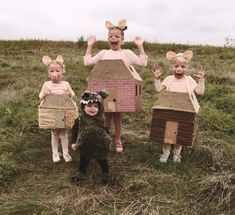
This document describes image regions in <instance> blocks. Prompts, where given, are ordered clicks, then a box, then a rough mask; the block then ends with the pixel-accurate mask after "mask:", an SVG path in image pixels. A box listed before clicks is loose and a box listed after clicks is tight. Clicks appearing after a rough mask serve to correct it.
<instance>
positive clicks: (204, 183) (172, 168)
mask: <svg viewBox="0 0 235 215" xmlns="http://www.w3.org/2000/svg"><path fill="white" fill-rule="evenodd" d="M84 43H85V41H83V40H80V41H78V42H70V41H41V40H21V41H0V143H1V144H0V185H1V191H2V192H1V195H0V214H4V215H10V214H11V215H12V214H17V215H18V214H24V215H25V214H48V215H50V214H123V215H124V214H125V215H126V214H180V215H181V214H206V215H207V214H234V205H233V204H232V203H233V202H234V200H235V192H234V185H235V180H234V178H235V175H234V165H235V142H234V137H235V136H234V119H235V115H234V114H235V112H234V101H235V100H234V92H235V88H234V80H235V79H234V78H235V73H234V71H235V63H234V62H233V61H234V60H233V59H234V57H235V52H234V49H231V48H221V47H212V46H189V45H181V44H156V43H155V44H154V43H148V42H145V50H146V53H147V54H148V55H149V65H148V66H147V68H144V69H143V70H138V72H139V74H140V76H141V77H142V79H143V82H144V87H143V101H144V103H143V106H142V110H141V111H139V112H137V113H129V114H123V117H122V119H123V142H124V144H125V145H124V153H123V154H116V153H115V152H114V151H112V152H111V154H110V156H109V158H108V160H109V164H110V170H111V174H112V177H111V181H110V184H109V186H102V185H101V182H100V170H99V167H98V166H97V164H96V162H93V161H92V162H91V164H90V166H89V168H88V173H89V174H88V175H89V176H88V178H87V180H86V181H85V182H84V183H81V184H79V185H78V186H75V185H73V184H71V182H70V177H71V175H73V174H75V173H76V172H77V168H78V160H79V159H78V153H77V152H76V153H73V154H72V155H73V157H74V161H73V162H72V163H71V164H65V163H62V164H60V165H56V166H55V165H53V163H52V161H51V147H50V131H48V130H42V129H39V128H38V122H37V107H38V105H39V99H38V93H39V91H40V88H41V86H42V84H43V82H44V81H45V80H47V72H46V68H45V67H44V66H43V64H42V63H41V58H42V56H43V55H49V56H52V57H53V58H54V57H56V56H57V55H58V54H62V55H63V57H64V59H65V64H66V70H67V72H66V74H65V80H67V81H69V82H70V84H71V86H72V87H73V89H74V91H75V93H76V95H77V98H76V99H77V101H78V99H79V97H80V95H81V93H82V91H83V90H85V89H86V81H85V79H86V77H87V75H88V74H89V72H90V69H91V68H85V67H84V66H83V63H82V56H83V55H84V53H85V48H86V47H85V46H84ZM104 48H108V45H107V43H106V42H104V41H98V42H97V43H96V46H95V49H94V52H95V53H97V52H98V51H99V50H100V49H104ZM124 48H129V49H132V50H133V51H134V52H136V51H137V50H136V47H135V45H134V43H132V42H126V43H125V44H124ZM186 49H190V50H192V51H193V52H194V57H193V60H192V64H191V70H190V72H191V73H192V74H193V73H195V72H196V70H197V66H198V65H204V66H206V69H207V77H206V92H205V95H203V96H201V97H199V102H200V104H201V110H200V114H199V116H200V120H199V134H198V136H197V140H196V143H195V145H194V146H193V147H192V148H187V147H184V148H183V152H182V156H183V158H182V163H180V164H175V163H173V162H172V158H171V157H170V159H169V162H168V163H167V164H162V163H160V162H159V154H160V153H161V150H162V146H161V145H160V144H159V143H157V142H154V141H150V140H149V129H150V121H151V108H152V106H153V104H154V102H155V100H156V99H157V97H158V95H159V94H157V93H156V92H155V90H154V85H153V84H154V80H153V75H152V73H151V69H152V68H153V66H154V65H156V64H160V65H161V66H162V68H163V69H164V71H165V74H164V75H168V74H169V71H168V68H169V65H168V62H167V61H166V60H165V53H166V52H167V51H169V50H173V51H176V52H180V51H184V50H186ZM113 133H114V131H113V128H112V130H111V135H112V136H113Z"/></svg>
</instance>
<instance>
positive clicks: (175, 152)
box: [173, 144, 182, 155]
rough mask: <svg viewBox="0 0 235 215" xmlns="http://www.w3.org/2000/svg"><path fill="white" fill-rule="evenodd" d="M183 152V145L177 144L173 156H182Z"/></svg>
mask: <svg viewBox="0 0 235 215" xmlns="http://www.w3.org/2000/svg"><path fill="white" fill-rule="evenodd" d="M181 150H182V145H178V144H175V145H174V150H173V154H174V155H180V153H181Z"/></svg>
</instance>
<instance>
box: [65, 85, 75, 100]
mask: <svg viewBox="0 0 235 215" xmlns="http://www.w3.org/2000/svg"><path fill="white" fill-rule="evenodd" d="M65 83H67V87H66V91H65V94H66V95H68V96H69V97H71V98H73V97H74V96H75V93H74V91H73V89H72V87H71V86H70V84H69V82H65Z"/></svg>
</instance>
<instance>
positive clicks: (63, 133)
mask: <svg viewBox="0 0 235 215" xmlns="http://www.w3.org/2000/svg"><path fill="white" fill-rule="evenodd" d="M59 136H60V139H61V145H62V151H63V158H64V160H65V162H70V161H72V157H71V156H70V155H69V149H68V144H69V139H68V130H66V129H61V130H60V133H59Z"/></svg>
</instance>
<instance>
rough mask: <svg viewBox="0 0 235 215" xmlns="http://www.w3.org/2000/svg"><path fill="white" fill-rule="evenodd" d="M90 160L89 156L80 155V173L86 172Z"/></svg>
mask: <svg viewBox="0 0 235 215" xmlns="http://www.w3.org/2000/svg"><path fill="white" fill-rule="evenodd" d="M89 162H90V159H89V158H88V157H83V156H81V155H80V162H79V173H82V174H86V170H87V166H88V164H89Z"/></svg>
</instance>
